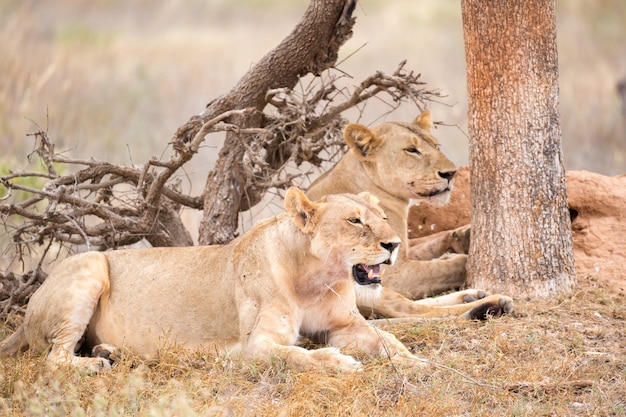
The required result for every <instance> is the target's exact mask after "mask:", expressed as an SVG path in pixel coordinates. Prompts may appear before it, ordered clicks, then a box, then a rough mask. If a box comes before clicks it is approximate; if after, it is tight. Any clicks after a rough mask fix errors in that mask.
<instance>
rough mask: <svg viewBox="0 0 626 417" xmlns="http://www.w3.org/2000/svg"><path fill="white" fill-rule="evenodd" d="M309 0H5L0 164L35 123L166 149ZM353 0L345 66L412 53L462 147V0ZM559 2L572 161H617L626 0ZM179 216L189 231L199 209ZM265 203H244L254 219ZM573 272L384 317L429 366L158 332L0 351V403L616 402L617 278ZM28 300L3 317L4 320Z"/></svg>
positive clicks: (211, 152) (322, 405) (463, 154)
mask: <svg viewBox="0 0 626 417" xmlns="http://www.w3.org/2000/svg"><path fill="white" fill-rule="evenodd" d="M307 4H308V1H307V0H292V1H282V0H185V1H177V0H91V1H78V0H46V1H40V0H0V173H1V174H6V173H7V172H8V171H9V170H10V169H12V170H16V171H19V170H22V169H28V170H33V169H37V166H36V164H37V163H38V162H37V161H35V160H33V161H32V162H31V163H30V165H29V162H28V161H27V158H26V156H27V155H28V154H29V153H30V152H31V150H32V149H33V141H34V138H32V137H29V136H27V134H29V133H31V132H34V131H36V130H38V129H39V128H41V129H43V130H47V131H48V134H49V136H50V138H51V139H52V140H53V141H54V142H55V143H56V149H57V151H60V152H63V153H64V154H66V155H68V156H72V157H74V158H80V159H88V158H90V157H94V158H96V159H98V160H101V161H110V162H114V163H118V164H125V165H131V164H143V163H144V162H145V161H146V160H147V159H149V158H150V157H152V156H157V157H160V156H162V155H167V154H168V153H169V152H171V150H170V148H169V147H168V142H169V141H170V139H171V137H172V135H173V134H174V132H175V131H176V129H177V128H178V127H179V126H180V125H182V124H183V123H185V122H186V121H187V120H188V119H189V118H190V116H191V115H193V114H197V113H199V112H201V111H202V109H203V108H204V106H205V105H206V103H207V102H209V101H210V100H212V99H213V98H215V97H217V96H218V95H220V94H223V93H225V92H227V91H228V90H230V89H231V87H232V86H233V85H234V84H235V83H236V82H237V80H238V79H239V78H240V77H241V76H242V75H243V74H244V73H245V72H246V71H247V70H248V68H250V66H251V65H252V64H253V63H254V62H256V61H257V60H259V59H260V58H261V57H262V56H263V55H265V54H266V53H267V52H268V51H269V50H270V49H272V48H273V47H274V46H276V45H277V44H278V43H279V42H280V41H281V40H282V39H283V38H284V37H285V36H286V35H287V34H288V33H289V32H290V31H291V30H292V28H293V27H294V25H295V24H296V23H297V22H298V21H299V19H300V16H301V15H302V12H303V11H304V9H305V8H306V7H307ZM355 15H356V16H357V23H356V25H355V27H354V36H353V38H352V39H351V40H349V41H348V42H347V44H346V45H344V47H343V48H342V49H341V51H340V52H341V57H340V60H339V61H340V62H341V63H340V64H339V65H338V67H339V69H340V70H341V71H343V72H344V73H345V74H347V75H349V76H350V77H353V78H349V77H346V78H345V82H346V83H350V82H351V80H353V81H354V83H355V84H356V83H358V82H360V81H361V80H362V79H363V78H365V77H366V76H368V75H370V74H372V73H374V72H375V71H377V70H380V71H384V72H388V73H391V72H393V71H394V70H395V69H396V68H397V66H398V64H399V62H400V61H402V60H404V59H406V60H408V62H407V65H406V68H408V69H412V70H414V71H415V72H418V73H421V74H422V80H423V81H425V82H427V83H428V86H429V88H431V89H437V90H439V91H440V92H441V93H442V94H443V95H444V96H445V97H443V98H442V99H441V100H439V102H437V103H432V106H431V111H432V113H433V116H434V119H435V120H436V121H440V122H442V123H441V124H439V125H438V126H437V130H436V132H435V134H436V136H437V137H438V138H439V140H440V142H441V143H442V149H443V151H444V152H445V153H447V154H448V155H449V156H450V157H451V159H452V160H453V161H454V162H455V163H456V164H457V165H465V164H467V163H468V138H467V133H466V132H467V128H466V112H467V99H466V89H465V59H464V50H463V31H462V22H461V6H460V1H459V0H436V1H435V0H394V1H390V0H360V1H359V2H358V5H357V9H356V11H355ZM557 17H558V47H559V63H560V92H561V127H562V131H563V142H562V144H563V148H564V154H565V164H566V168H567V169H570V170H589V171H595V172H599V173H602V174H605V175H617V174H623V173H625V172H626V108H624V105H625V103H623V102H622V101H621V100H620V96H619V95H618V90H617V85H618V82H619V81H620V80H624V79H626V2H624V1H623V0H594V1H584V0H557ZM389 109H390V107H389V105H388V103H385V102H383V101H377V100H373V101H371V102H369V103H367V105H366V106H365V107H364V108H362V109H359V110H358V111H352V112H351V113H350V114H347V115H346V116H347V117H348V118H349V119H350V120H351V121H359V122H360V123H363V124H366V125H369V124H374V123H377V122H380V121H382V120H406V121H408V120H412V119H413V118H414V117H415V115H416V114H417V113H418V112H419V109H417V108H416V107H415V106H414V105H413V104H410V103H408V104H405V105H403V106H402V107H400V108H399V109H398V110H396V111H395V112H393V113H390V114H388V112H389ZM220 146H221V139H220V138H219V137H217V136H210V137H209V138H208V139H207V141H206V142H205V144H204V146H203V147H202V149H201V151H200V154H199V155H197V156H196V157H195V158H194V159H193V160H192V161H191V162H190V163H189V164H188V165H187V166H186V169H185V173H184V174H181V178H182V179H183V182H182V187H183V191H187V192H191V193H195V194H198V193H199V192H200V191H201V189H202V186H203V185H204V181H205V177H206V174H207V172H208V171H209V170H210V169H211V168H212V167H213V164H214V161H215V160H216V157H217V153H218V151H219V148H220ZM2 195H3V194H2V190H1V189H0V197H1V196H2ZM267 204H269V203H267ZM272 210H274V211H278V210H280V205H279V204H273V205H269V206H268V210H267V211H270V212H271V211H272ZM185 216H186V217H185V219H186V220H187V222H188V224H189V227H190V229H191V232H194V227H195V228H196V229H197V221H198V220H197V216H196V215H195V214H194V213H186V215H185ZM260 216H261V214H259V215H258V217H254V216H250V215H247V219H248V223H252V222H254V221H256V220H259V218H260ZM244 217H246V216H244ZM195 231H197V230H195ZM0 242H2V244H3V245H4V243H5V242H7V237H6V236H2V235H0ZM3 250H4V248H3ZM3 255H4V253H3V254H2V255H0V268H1V269H4V268H5V265H3V260H4V258H3V257H2V256H3ZM579 281H580V284H581V286H580V288H579V289H578V290H577V292H576V293H575V294H574V295H573V296H572V297H570V298H567V299H559V300H546V301H545V302H543V301H542V302H531V301H529V300H516V313H515V314H514V315H511V316H505V317H501V318H498V319H494V320H488V321H487V322H486V323H483V322H469V321H457V320H453V319H450V320H447V319H446V320H442V321H437V322H419V323H415V322H413V323H395V324H384V323H382V324H380V326H381V327H382V328H384V329H386V330H390V331H392V332H393V333H394V334H396V335H397V336H398V337H399V339H400V340H401V341H402V342H403V343H405V344H406V345H407V346H409V348H410V349H411V350H412V351H413V352H415V353H416V354H417V355H419V356H421V357H423V358H426V359H428V360H429V361H431V362H432V363H434V364H436V365H433V366H431V367H428V368H424V369H406V368H402V367H397V368H396V367H393V366H391V365H390V364H389V363H388V362H387V361H386V360H385V359H372V358H366V357H363V355H362V353H359V352H348V353H351V354H354V355H356V356H357V357H358V358H359V359H360V360H362V361H363V363H364V372H361V373H358V374H355V375H342V376H339V375H335V374H332V373H322V372H301V373H297V372H291V371H289V370H288V369H285V368H284V364H281V363H275V364H272V365H265V364H257V363H252V364H247V365H245V366H243V365H242V364H241V363H238V362H237V361H233V360H231V358H223V357H215V355H214V354H212V353H211V352H192V353H189V352H187V353H181V352H177V351H176V350H174V349H172V350H170V349H166V348H165V347H164V351H163V352H162V354H163V355H162V358H161V361H160V362H159V363H158V364H150V363H143V362H141V361H139V360H138V359H137V358H133V357H128V358H125V359H123V360H122V363H121V364H120V366H116V367H114V369H113V371H112V372H110V373H108V374H103V375H97V376H89V377H86V376H85V375H84V374H82V373H80V372H79V371H76V370H72V369H63V370H59V371H56V372H53V371H50V370H48V369H47V368H46V367H45V365H44V363H43V358H42V357H41V356H37V355H33V354H25V355H22V356H19V357H17V358H9V359H3V360H2V361H0V415H15V416H57V415H58V416H63V415H73V416H83V415H89V416H122V415H133V416H137V415H142V416H143V415H145V416H172V415H176V416H200V415H224V416H231V415H271V416H276V415H280V416H287V415H329V416H330V415H428V416H439V415H446V416H448V415H449V416H452V415H455V416H474V415H477V416H478V415H515V416H537V415H545V416H550V415H590V416H591V415H596V416H621V415H626V403H625V402H624V398H626V359H625V358H626V347H625V346H626V344H625V343H624V320H625V319H626V310H625V305H626V303H625V298H624V295H623V294H619V293H616V291H615V290H614V289H613V288H611V287H610V286H608V285H607V284H606V282H603V281H601V280H598V279H597V278H596V277H593V276H587V275H585V276H581V277H579ZM0 285H1V283H0ZM208 319H209V320H210V318H208ZM20 320H21V317H20V316H19V315H13V316H11V317H9V319H8V320H7V322H6V323H5V325H4V326H2V328H0V339H3V338H4V337H6V336H7V335H8V334H9V333H10V332H11V331H12V330H13V329H14V328H15V327H16V324H18V323H19V322H20Z"/></svg>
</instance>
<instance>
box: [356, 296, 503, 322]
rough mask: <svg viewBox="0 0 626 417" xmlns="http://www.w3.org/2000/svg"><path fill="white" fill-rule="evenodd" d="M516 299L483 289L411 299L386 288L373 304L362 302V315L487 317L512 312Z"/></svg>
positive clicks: (389, 316) (360, 306) (480, 318)
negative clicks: (491, 293) (488, 292)
mask: <svg viewBox="0 0 626 417" xmlns="http://www.w3.org/2000/svg"><path fill="white" fill-rule="evenodd" d="M513 306H514V304H513V299H511V297H508V296H506V295H499V294H494V295H487V293H486V292H484V291H482V290H463V291H457V292H454V293H451V294H447V295H442V296H440V297H430V298H424V299H421V300H416V301H413V300H410V299H408V298H406V297H404V296H402V295H401V294H398V293H397V292H395V291H392V290H390V289H388V288H383V289H382V291H381V292H380V294H379V296H378V297H377V298H375V299H373V302H371V301H370V305H359V309H360V311H361V314H363V315H364V316H366V317H369V316H371V315H372V314H375V315H380V316H384V317H388V318H394V317H405V318H408V317H416V318H443V317H463V318H466V319H471V320H484V319H486V318H488V317H494V316H500V315H502V314H508V313H511V312H512V311H513Z"/></svg>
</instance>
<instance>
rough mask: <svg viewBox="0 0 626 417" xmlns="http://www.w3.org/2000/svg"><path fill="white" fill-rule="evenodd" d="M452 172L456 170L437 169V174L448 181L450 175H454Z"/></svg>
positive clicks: (454, 172)
mask: <svg viewBox="0 0 626 417" xmlns="http://www.w3.org/2000/svg"><path fill="white" fill-rule="evenodd" d="M454 174H456V171H437V175H439V176H440V177H441V178H443V179H444V180H448V181H450V180H451V179H452V177H454Z"/></svg>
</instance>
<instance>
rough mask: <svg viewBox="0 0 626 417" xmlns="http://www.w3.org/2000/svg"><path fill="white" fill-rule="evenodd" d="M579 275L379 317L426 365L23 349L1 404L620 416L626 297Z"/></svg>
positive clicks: (625, 394)
mask: <svg viewBox="0 0 626 417" xmlns="http://www.w3.org/2000/svg"><path fill="white" fill-rule="evenodd" d="M580 281H581V282H580V289H579V290H578V291H577V292H576V294H575V295H574V296H573V297H571V298H567V299H561V300H552V301H549V302H536V301H533V302H530V301H525V300H518V302H517V312H516V313H515V314H513V315H510V316H504V317H500V318H494V319H491V320H488V321H486V322H478V321H459V320H454V319H449V320H448V319H444V320H440V321H429V322H422V321H417V322H405V323H393V324H392V323H384V322H377V323H376V325H377V326H380V327H381V328H383V329H387V330H390V331H392V332H393V333H395V334H396V335H397V336H398V337H399V339H400V340H402V341H403V342H404V343H405V344H406V345H407V346H408V347H409V348H410V349H411V350H412V351H413V352H414V353H415V354H417V355H419V356H421V357H422V358H425V359H428V360H429V361H431V362H432V364H431V365H429V366H427V367H425V368H419V369H411V368H404V367H399V366H395V367H394V366H392V365H391V364H390V363H389V361H388V360H386V359H384V358H383V359H375V358H370V357H364V356H363V355H362V354H360V353H359V352H351V353H352V354H354V355H355V356H356V357H358V358H359V359H361V360H362V361H363V362H364V370H363V371H362V372H358V373H354V374H335V373H323V372H292V371H290V370H288V369H286V368H285V367H284V364H282V363H280V362H276V363H273V364H272V365H270V366H268V365H263V364H258V363H256V364H255V363H246V364H242V363H241V362H240V361H238V360H237V359H236V358H224V357H215V355H213V354H211V352H193V353H184V352H180V351H177V350H176V349H175V348H173V347H171V346H164V347H163V357H162V360H161V361H160V362H158V363H145V362H142V361H140V360H138V359H136V358H133V357H125V358H124V359H123V360H122V361H121V363H119V364H118V365H117V366H115V367H114V368H113V370H112V371H111V372H108V373H101V374H98V375H85V374H84V373H81V372H80V371H77V370H74V369H61V370H57V371H54V372H53V371H51V370H49V369H48V368H47V366H46V365H45V363H44V360H43V358H42V357H41V356H33V355H31V354H25V355H22V356H19V357H17V358H9V359H7V360H3V361H2V364H1V368H2V369H1V376H0V413H2V414H3V415H9V416H65V415H72V416H83V415H84V416H127V415H128V416H131V415H132V416H205V415H206V416H209V415H211V416H212V415H218V416H219V415H224V416H234V415H238V416H239V415H242V416H245V415H248V416H261V415H264V416H290V415H325V416H345V415H354V416H366V415H371V416H378V415H389V416H394V415H397V416H404V415H425V416H479V415H503V416H504V415H506V416H572V415H581V416H622V415H625V414H626V401H625V398H626V346H625V343H624V341H625V335H624V320H625V319H626V307H625V305H626V297H625V296H624V295H623V294H616V293H615V291H614V290H613V289H612V288H611V287H609V286H607V284H605V283H604V282H603V281H599V280H597V279H596V278H593V277H590V276H586V277H580ZM19 320H20V318H18V317H14V318H13V320H11V321H10V323H9V324H10V325H13V324H16V323H17V322H18V321H19ZM8 327H11V326H8ZM8 327H5V328H4V329H3V331H2V333H3V334H1V335H2V336H5V335H6V332H7V331H8Z"/></svg>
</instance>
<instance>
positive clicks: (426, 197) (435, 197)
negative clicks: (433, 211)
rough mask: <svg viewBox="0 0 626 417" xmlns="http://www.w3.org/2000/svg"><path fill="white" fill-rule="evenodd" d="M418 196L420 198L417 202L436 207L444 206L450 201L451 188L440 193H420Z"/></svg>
mask: <svg viewBox="0 0 626 417" xmlns="http://www.w3.org/2000/svg"><path fill="white" fill-rule="evenodd" d="M418 196H419V197H418V198H416V200H418V201H420V202H422V201H427V202H428V203H429V204H432V205H434V206H444V205H446V204H448V202H449V201H450V188H446V189H445V190H440V191H432V192H430V193H420V194H418Z"/></svg>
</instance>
